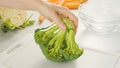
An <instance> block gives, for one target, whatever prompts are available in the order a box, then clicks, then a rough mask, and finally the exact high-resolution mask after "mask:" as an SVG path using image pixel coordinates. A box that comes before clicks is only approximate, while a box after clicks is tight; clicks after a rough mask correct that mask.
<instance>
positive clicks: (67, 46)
mask: <svg viewBox="0 0 120 68" xmlns="http://www.w3.org/2000/svg"><path fill="white" fill-rule="evenodd" d="M62 21H63V22H64V23H65V25H66V30H62V29H61V28H59V26H57V25H55V24H53V25H50V26H48V27H46V28H42V29H36V30H35V33H34V39H35V41H36V43H37V44H39V46H40V48H41V50H42V52H43V54H44V55H45V56H46V58H47V59H49V60H51V61H53V62H66V61H72V60H75V59H77V58H78V57H80V56H81V55H82V54H83V49H82V48H79V46H78V45H77V43H76V42H75V27H74V25H73V22H72V21H71V20H69V19H68V18H62Z"/></svg>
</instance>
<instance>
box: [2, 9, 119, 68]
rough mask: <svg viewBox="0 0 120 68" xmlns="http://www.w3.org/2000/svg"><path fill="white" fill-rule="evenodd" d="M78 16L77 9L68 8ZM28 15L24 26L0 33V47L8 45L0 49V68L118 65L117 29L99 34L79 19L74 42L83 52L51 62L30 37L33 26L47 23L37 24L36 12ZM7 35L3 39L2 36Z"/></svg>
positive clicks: (104, 67) (105, 67) (103, 67)
mask: <svg viewBox="0 0 120 68" xmlns="http://www.w3.org/2000/svg"><path fill="white" fill-rule="evenodd" d="M72 12H73V13H74V14H75V15H76V16H78V13H77V10H73V11H72ZM32 13H34V15H33V17H32V19H34V20H36V23H35V25H34V26H31V27H28V28H26V29H23V30H20V31H15V32H10V33H9V34H5V35H4V34H3V33H0V35H1V37H0V48H3V50H4V48H6V47H7V46H8V45H9V47H8V48H7V49H5V50H4V51H2V52H0V63H1V65H0V68H120V58H119V57H120V42H119V41H120V33H114V34H111V35H106V36H101V35H96V34H93V33H91V32H89V31H87V29H86V28H85V27H84V26H83V24H82V23H81V22H80V20H79V28H78V31H77V34H76V42H77V43H78V44H79V46H80V47H82V48H84V54H83V55H82V56H81V57H79V58H78V59H77V60H75V61H72V62H68V63H54V62H51V61H49V60H47V59H46V58H45V57H44V56H43V54H42V52H41V50H40V48H39V46H38V45H37V44H36V43H35V41H34V38H33V33H34V30H35V29H36V28H38V27H44V26H46V25H48V24H49V23H48V22H49V21H48V20H45V21H44V23H43V24H41V25H39V23H38V17H39V14H38V13H37V12H33V11H31V12H30V11H29V12H28V14H32ZM6 39H7V40H6Z"/></svg>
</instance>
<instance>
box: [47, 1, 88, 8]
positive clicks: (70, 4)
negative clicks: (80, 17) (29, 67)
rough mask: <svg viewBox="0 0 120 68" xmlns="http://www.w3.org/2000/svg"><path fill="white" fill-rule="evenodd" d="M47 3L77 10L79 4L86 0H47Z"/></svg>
mask: <svg viewBox="0 0 120 68" xmlns="http://www.w3.org/2000/svg"><path fill="white" fill-rule="evenodd" d="M47 1H48V2H51V3H54V4H57V5H61V6H63V7H67V8H69V9H77V8H78V7H79V6H80V5H81V4H83V3H85V2H87V1H88V0H47Z"/></svg>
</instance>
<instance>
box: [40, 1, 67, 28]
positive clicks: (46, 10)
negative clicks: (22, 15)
mask: <svg viewBox="0 0 120 68" xmlns="http://www.w3.org/2000/svg"><path fill="white" fill-rule="evenodd" d="M40 6H42V7H38V9H39V10H38V11H39V12H40V13H41V14H42V15H44V16H45V17H46V18H47V19H49V20H50V21H55V23H56V24H57V25H58V26H59V27H60V28H61V29H66V26H65V24H64V23H63V22H62V21H61V19H60V18H59V17H58V15H57V12H56V11H55V10H54V9H53V8H52V7H50V6H49V5H47V4H45V3H44V2H41V3H40Z"/></svg>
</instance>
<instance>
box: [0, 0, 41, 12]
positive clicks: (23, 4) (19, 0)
mask: <svg viewBox="0 0 120 68" xmlns="http://www.w3.org/2000/svg"><path fill="white" fill-rule="evenodd" d="M37 2H40V0H28V1H26V0H0V7H8V8H14V9H23V10H35V9H36V7H35V6H38V3H37Z"/></svg>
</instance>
